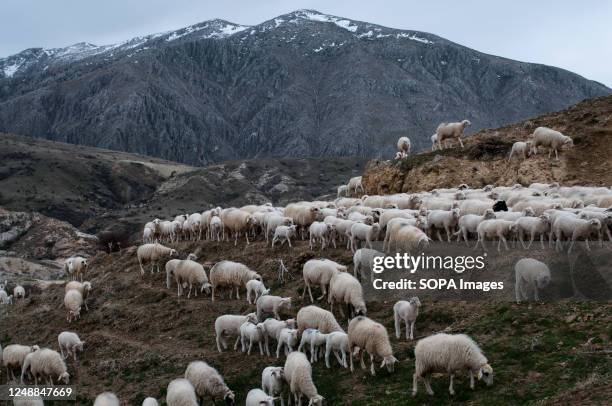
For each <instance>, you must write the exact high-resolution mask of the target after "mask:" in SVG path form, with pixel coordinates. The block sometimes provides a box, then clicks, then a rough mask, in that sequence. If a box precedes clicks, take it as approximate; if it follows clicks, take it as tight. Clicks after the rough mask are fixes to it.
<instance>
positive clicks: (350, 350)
mask: <svg viewBox="0 0 612 406" xmlns="http://www.w3.org/2000/svg"><path fill="white" fill-rule="evenodd" d="M349 356H350V363H351V372H353V371H354V370H355V368H354V367H353V349H352V348H351V347H349Z"/></svg>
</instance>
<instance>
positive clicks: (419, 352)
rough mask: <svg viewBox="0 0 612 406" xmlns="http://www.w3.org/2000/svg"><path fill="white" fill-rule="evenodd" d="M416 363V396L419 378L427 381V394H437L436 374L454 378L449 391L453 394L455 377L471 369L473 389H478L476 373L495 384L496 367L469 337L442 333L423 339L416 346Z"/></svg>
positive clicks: (486, 381)
mask: <svg viewBox="0 0 612 406" xmlns="http://www.w3.org/2000/svg"><path fill="white" fill-rule="evenodd" d="M414 364H415V372H414V375H413V378H412V396H416V394H417V389H418V388H417V384H418V380H419V379H423V382H424V384H425V389H426V390H427V393H428V394H429V395H433V394H434V392H433V390H432V389H431V386H430V385H429V374H431V373H435V372H440V373H448V374H449V375H450V386H449V388H448V391H449V392H450V394H451V395H454V394H455V389H454V388H453V378H454V376H455V372H456V371H464V370H466V369H467V370H468V374H469V376H470V388H471V389H474V374H476V375H477V376H478V379H482V380H483V381H484V382H485V383H486V384H487V385H491V384H493V368H491V366H490V365H489V364H488V361H487V358H486V357H485V356H484V355H483V354H482V351H481V350H480V348H479V347H478V345H477V344H476V343H475V342H474V340H472V339H471V338H470V337H468V336H466V335H465V334H444V333H439V334H434V335H432V336H429V337H426V338H423V339H421V340H419V342H418V343H417V345H416V346H415V347H414Z"/></svg>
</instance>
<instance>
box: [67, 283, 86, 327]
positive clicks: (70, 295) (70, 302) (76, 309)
mask: <svg viewBox="0 0 612 406" xmlns="http://www.w3.org/2000/svg"><path fill="white" fill-rule="evenodd" d="M64 306H66V309H67V310H68V316H67V318H66V320H68V323H70V322H72V320H77V319H79V318H80V317H81V307H82V306H83V295H81V292H79V291H78V290H76V289H71V290H69V291H68V292H66V294H65V295H64Z"/></svg>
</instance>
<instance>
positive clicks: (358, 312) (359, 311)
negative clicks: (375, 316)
mask: <svg viewBox="0 0 612 406" xmlns="http://www.w3.org/2000/svg"><path fill="white" fill-rule="evenodd" d="M367 312H368V310H367V309H366V307H365V304H364V305H359V306H356V307H355V317H358V316H365V315H366V314H367Z"/></svg>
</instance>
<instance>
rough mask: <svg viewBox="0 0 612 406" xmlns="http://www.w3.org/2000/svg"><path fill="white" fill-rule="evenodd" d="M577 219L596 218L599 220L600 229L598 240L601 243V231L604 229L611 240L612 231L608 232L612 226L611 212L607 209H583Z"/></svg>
mask: <svg viewBox="0 0 612 406" xmlns="http://www.w3.org/2000/svg"><path fill="white" fill-rule="evenodd" d="M578 218H579V219H583V220H592V219H597V220H599V221H600V222H601V229H600V233H599V241H601V242H602V243H603V235H602V232H604V231H605V233H606V235H607V236H608V240H609V241H612V233H610V229H611V228H612V212H609V211H602V212H597V211H591V210H583V211H582V212H581V213H580V214H579V215H578Z"/></svg>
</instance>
